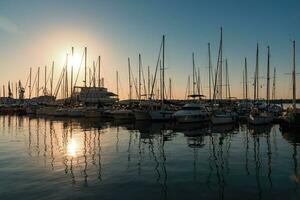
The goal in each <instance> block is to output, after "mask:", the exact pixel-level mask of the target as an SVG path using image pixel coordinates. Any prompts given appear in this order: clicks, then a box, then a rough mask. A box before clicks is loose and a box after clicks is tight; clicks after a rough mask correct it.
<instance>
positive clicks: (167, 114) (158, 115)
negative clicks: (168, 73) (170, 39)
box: [149, 35, 175, 121]
mask: <svg viewBox="0 0 300 200" xmlns="http://www.w3.org/2000/svg"><path fill="white" fill-rule="evenodd" d="M156 67H158V62H157V66H156ZM153 86H154V82H153ZM153 86H152V91H153ZM160 88H161V89H160V91H161V99H160V102H161V106H160V109H158V110H150V111H149V115H150V118H151V119H152V120H155V121H168V120H172V119H173V114H174V112H175V111H174V110H171V109H168V108H169V107H168V106H167V105H165V102H164V101H165V94H164V93H165V35H163V39H162V68H161V86H160ZM151 93H152V92H151ZM150 97H152V94H150Z"/></svg>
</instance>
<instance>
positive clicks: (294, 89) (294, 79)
mask: <svg viewBox="0 0 300 200" xmlns="http://www.w3.org/2000/svg"><path fill="white" fill-rule="evenodd" d="M292 79H293V108H294V109H296V41H295V40H294V41H293V72H292Z"/></svg>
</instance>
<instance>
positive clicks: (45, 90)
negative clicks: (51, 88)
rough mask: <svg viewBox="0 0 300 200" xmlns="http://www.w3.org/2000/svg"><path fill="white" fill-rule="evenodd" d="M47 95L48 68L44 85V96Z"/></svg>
mask: <svg viewBox="0 0 300 200" xmlns="http://www.w3.org/2000/svg"><path fill="white" fill-rule="evenodd" d="M46 94H47V66H45V83H44V95H46Z"/></svg>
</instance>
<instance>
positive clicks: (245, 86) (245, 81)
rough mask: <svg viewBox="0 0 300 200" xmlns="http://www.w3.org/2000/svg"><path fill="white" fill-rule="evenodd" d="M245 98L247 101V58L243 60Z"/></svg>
mask: <svg viewBox="0 0 300 200" xmlns="http://www.w3.org/2000/svg"><path fill="white" fill-rule="evenodd" d="M245 98H246V100H247V99H248V69H247V58H245Z"/></svg>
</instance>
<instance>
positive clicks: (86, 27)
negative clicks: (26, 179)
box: [0, 0, 300, 99]
mask: <svg viewBox="0 0 300 200" xmlns="http://www.w3.org/2000/svg"><path fill="white" fill-rule="evenodd" d="M299 6H300V2H299V1H297V0H287V1H284V0H278V1H273V0H264V1H259V0H248V1H246V0H227V1H221V0H220V1H217V0H209V1H205V0H195V1H193V0H186V1H183V0H182V1H179V0H172V1H171V0H170V1H168V0H164V1H159V0H150V1H138V0H107V1H104V0H98V1H93V0H52V1H46V0H26V1H25V0H1V1H0V84H1V85H3V84H7V82H8V81H12V82H14V83H15V82H16V81H18V80H21V81H22V83H23V85H25V83H26V81H27V78H28V75H29V68H30V67H32V69H33V74H35V73H36V71H37V68H38V67H41V70H42V71H41V74H43V70H44V67H45V66H48V67H50V66H51V63H52V61H54V62H55V80H54V81H55V84H56V81H57V80H58V77H59V74H60V73H61V71H62V68H63V66H64V63H65V56H66V54H67V53H70V51H71V47H72V46H73V47H74V48H75V54H78V55H79V57H81V55H82V53H83V50H84V47H85V46H86V47H87V48H88V66H89V67H92V63H93V61H95V60H96V59H97V57H98V56H99V55H100V56H101V60H102V63H101V76H102V77H104V84H105V86H106V87H108V89H109V90H110V91H113V92H116V70H118V72H119V78H120V85H119V88H120V89H119V94H120V97H121V98H123V99H124V98H127V97H128V65H127V59H128V57H130V59H131V67H132V71H133V73H134V75H135V77H136V76H137V73H138V54H139V53H140V54H141V56H142V63H143V68H144V71H145V73H146V70H147V69H146V68H147V66H150V70H151V72H152V73H154V70H155V66H156V61H157V56H158V52H159V46H160V43H161V39H162V35H166V51H165V54H166V65H165V66H166V79H167V80H168V79H169V77H170V78H171V79H172V91H173V92H172V95H173V97H174V98H184V96H185V91H186V87H187V79H188V76H189V75H191V74H192V53H193V52H194V53H195V64H196V67H197V68H198V67H199V68H200V77H201V83H202V88H203V92H204V95H206V96H207V95H208V78H207V77H208V52H207V43H208V42H210V43H211V51H212V62H213V63H212V65H213V67H216V62H217V52H218V45H219V40H220V27H223V44H224V49H223V56H224V58H226V59H227V60H228V68H229V78H230V85H231V93H232V94H231V96H235V97H238V98H241V97H242V95H243V94H242V73H243V69H244V68H243V66H244V64H243V62H244V58H245V57H247V61H248V76H249V77H248V79H249V94H250V97H252V96H253V95H252V94H253V87H252V83H251V82H253V74H254V68H255V51H256V43H259V47H260V60H259V65H260V76H261V77H262V78H261V80H260V82H261V91H260V96H261V97H265V96H266V92H265V91H266V87H265V86H266V78H265V77H266V71H267V46H268V45H269V46H270V49H271V72H272V73H271V76H273V68H274V67H276V71H277V74H276V97H277V98H290V97H291V93H292V90H291V85H292V84H291V80H290V79H291V76H290V75H288V74H287V73H290V72H291V69H292V43H291V41H292V40H296V45H297V44H298V43H297V41H300V12H299V10H298V8H299ZM299 61H300V58H299V51H297V48H296V63H300V62H299ZM74 67H75V68H76V66H74ZM77 68H79V67H78V66H77ZM297 68H299V67H297ZM77 70H78V69H75V71H76V73H77ZM83 74H84V72H83V70H82V68H81V70H80V72H79V79H78V82H77V85H82V84H83V82H82V81H83ZM33 77H34V75H33ZM41 79H42V78H41ZM298 79H299V77H297V81H298ZM41 81H42V82H43V79H42V80H41ZM271 82H272V80H271ZM42 84H43V83H41V85H42ZM166 85H168V83H166ZM1 90H2V88H1ZM299 91H300V87H298V89H297V94H298V93H299Z"/></svg>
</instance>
